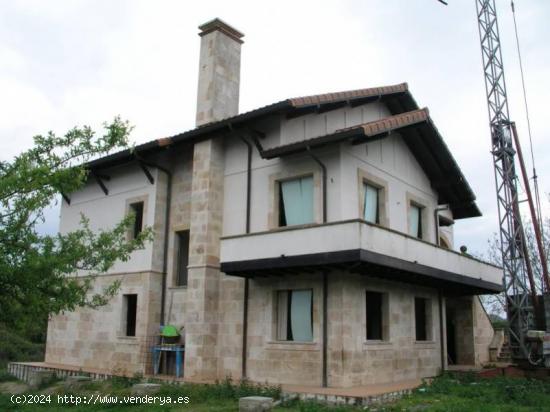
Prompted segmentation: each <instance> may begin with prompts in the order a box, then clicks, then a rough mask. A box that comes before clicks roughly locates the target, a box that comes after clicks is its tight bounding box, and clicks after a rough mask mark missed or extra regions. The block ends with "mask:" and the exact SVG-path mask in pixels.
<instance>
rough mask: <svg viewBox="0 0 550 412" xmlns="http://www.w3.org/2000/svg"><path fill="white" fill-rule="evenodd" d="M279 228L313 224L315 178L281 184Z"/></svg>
mask: <svg viewBox="0 0 550 412" xmlns="http://www.w3.org/2000/svg"><path fill="white" fill-rule="evenodd" d="M279 185H280V191H279V226H292V225H303V224H306V223H313V177H312V176H307V177H302V178H299V179H292V180H284V181H282V182H280V183H279Z"/></svg>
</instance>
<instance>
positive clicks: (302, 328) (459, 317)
mask: <svg viewBox="0 0 550 412" xmlns="http://www.w3.org/2000/svg"><path fill="white" fill-rule="evenodd" d="M199 29H200V30H201V31H200V37H201V52H200V66H199V67H200V71H199V72H200V73H199V86H198V98H197V118H196V122H197V127H196V128H195V129H193V130H190V131H188V132H184V133H181V134H179V135H175V136H172V137H168V138H163V139H158V140H154V141H151V142H148V143H145V144H142V145H139V146H137V147H136V148H135V149H134V150H132V151H129V150H128V151H123V152H119V153H115V154H112V155H109V156H106V157H104V158H101V159H97V160H95V161H92V162H90V163H89V164H88V168H89V170H90V171H91V172H92V173H91V175H93V176H95V177H96V178H95V179H90V181H89V182H88V183H87V184H86V186H85V187H84V188H82V189H81V190H79V191H78V192H76V193H71V194H69V198H70V203H67V202H64V203H63V205H62V208H61V224H60V230H61V231H62V232H67V231H70V230H72V229H75V228H76V227H77V226H78V222H79V217H80V214H81V213H83V214H85V215H86V216H88V217H89V219H90V224H91V225H93V227H95V228H96V229H98V230H99V229H101V228H103V227H109V226H111V225H113V224H114V223H115V222H117V221H119V220H120V219H121V218H122V217H123V216H124V215H125V214H127V213H129V212H130V211H133V212H134V213H136V216H138V219H136V226H135V227H134V229H133V230H134V231H139V230H141V228H142V227H145V226H152V227H153V229H154V233H155V236H154V240H153V241H152V242H151V243H150V244H148V245H147V247H146V248H145V249H144V250H140V251H136V252H135V253H134V255H133V257H132V259H131V260H129V261H128V262H119V263H117V264H116V265H115V266H114V267H113V268H112V269H111V270H110V271H109V272H108V273H106V274H103V275H101V276H99V278H98V279H97V281H96V282H95V288H96V290H101V288H102V287H104V286H105V285H108V284H110V283H111V282H113V281H114V280H119V281H120V282H121V289H120V293H119V294H118V296H116V297H115V298H114V299H113V300H112V301H111V302H110V303H109V304H108V305H106V306H104V307H102V308H99V309H97V310H90V309H79V310H76V311H74V312H70V313H64V314H61V315H58V316H55V317H53V318H52V319H51V321H50V323H49V326H48V338H47V348H46V362H49V363H51V364H59V365H72V366H80V367H82V368H83V369H85V368H95V369H100V370H105V371H106V372H111V373H127V374H132V373H136V372H140V373H150V370H147V363H146V362H145V359H147V357H148V355H149V353H150V349H151V348H150V345H151V342H152V337H154V336H155V335H158V332H159V326H160V325H163V324H171V325H175V326H176V327H178V328H181V327H184V329H183V331H184V333H183V334H184V337H185V360H184V365H185V366H184V376H185V378H186V379H192V380H205V381H208V380H214V379H223V378H224V377H226V376H229V375H230V376H232V377H233V378H235V379H238V378H241V377H247V378H249V379H252V380H255V381H269V382H271V383H283V384H303V383H304V382H307V383H308V384H311V385H315V386H331V387H351V386H357V385H366V384H371V383H385V382H398V381H400V380H406V379H416V378H421V377H429V376H434V375H436V374H438V373H439V372H440V371H441V370H442V369H445V368H446V367H447V366H448V365H449V364H451V363H454V364H467V365H481V364H483V363H484V362H487V361H488V359H489V353H488V346H489V343H490V341H491V338H492V335H493V330H492V327H491V324H490V322H489V320H488V318H487V315H486V313H485V312H484V310H483V308H482V306H481V304H480V302H479V299H478V297H477V295H479V294H485V293H496V292H498V291H500V290H501V270H500V269H499V268H497V267H494V266H492V265H490V264H487V263H485V262H482V261H479V260H477V259H474V258H472V257H470V256H468V255H465V254H461V253H458V252H455V251H454V250H453V247H454V244H453V223H454V221H455V220H456V219H464V218H471V217H476V216H479V215H480V211H479V209H478V207H477V206H476V204H475V196H474V194H473V193H472V190H471V188H470V186H469V185H468V183H467V181H466V179H465V178H464V176H463V174H462V172H461V171H460V169H459V167H458V165H457V164H456V162H455V160H454V159H453V157H452V155H451V153H450V152H449V150H448V148H447V146H446V145H445V143H444V141H443V139H442V137H441V135H440V134H439V132H438V130H437V128H436V127H435V125H434V123H433V121H432V120H431V118H430V116H429V112H428V110H427V109H421V108H419V107H418V105H417V103H416V102H415V101H414V99H413V97H412V95H411V93H410V91H409V89H408V86H407V84H405V83H403V84H398V85H392V86H384V87H376V88H368V89H362V90H354V91H346V92H339V93H330V94H325V95H316V96H308V97H300V98H295V99H287V100H284V101H281V102H278V103H274V104H272V105H269V106H265V107H262V108H259V109H256V110H253V111H250V112H247V113H242V114H239V113H238V99H239V76H240V50H241V45H242V37H243V35H242V34H241V33H240V32H238V31H237V30H235V29H234V28H232V27H231V26H229V25H227V24H226V23H224V22H222V21H221V20H219V19H215V20H213V21H211V22H208V23H206V24H204V25H202V26H200V28H199ZM98 182H100V183H101V184H98ZM129 235H132V234H129ZM78 275H79V276H86V273H79V274H78Z"/></svg>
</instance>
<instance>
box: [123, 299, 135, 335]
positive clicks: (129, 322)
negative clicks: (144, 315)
mask: <svg viewBox="0 0 550 412" xmlns="http://www.w3.org/2000/svg"><path fill="white" fill-rule="evenodd" d="M124 308H125V311H126V322H125V328H124V329H125V332H126V336H136V317H137V295H124Z"/></svg>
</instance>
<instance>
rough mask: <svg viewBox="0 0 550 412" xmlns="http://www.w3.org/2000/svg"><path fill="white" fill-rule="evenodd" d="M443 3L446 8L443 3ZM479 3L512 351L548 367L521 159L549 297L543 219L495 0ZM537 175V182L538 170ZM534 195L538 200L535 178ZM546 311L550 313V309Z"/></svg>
mask: <svg viewBox="0 0 550 412" xmlns="http://www.w3.org/2000/svg"><path fill="white" fill-rule="evenodd" d="M438 1H439V2H440V3H443V4H445V5H446V4H447V2H446V1H444V0H438ZM475 2H476V10H477V21H478V27H479V38H480V42H481V55H482V60H483V74H484V78H485V88H486V95H487V104H488V108H489V125H490V131H491V153H492V156H493V165H494V171H495V184H496V194H497V204H498V217H499V226H500V247H501V253H502V266H503V271H504V276H503V287H504V292H505V296H506V311H507V317H508V322H509V342H510V349H511V352H512V357H513V359H514V360H517V361H528V362H529V363H530V364H532V365H542V364H544V365H545V366H547V367H549V366H550V350H549V349H550V348H549V347H548V346H549V345H548V343H550V335H549V334H548V333H546V332H545V330H546V326H545V316H544V313H545V312H544V308H543V302H542V299H540V297H539V295H538V292H537V284H536V280H535V277H534V275H533V270H532V266H531V262H530V256H529V253H528V250H527V245H526V239H525V232H524V227H523V223H522V219H521V215H520V209H519V204H520V200H519V197H518V189H517V185H518V176H517V173H516V166H515V157H516V156H517V157H518V160H519V164H520V170H521V172H522V177H523V185H524V187H525V194H526V196H527V199H526V200H527V202H528V203H529V210H530V214H531V221H532V224H533V228H534V233H535V238H536V242H537V249H538V252H539V259H540V265H541V269H542V279H541V281H542V282H541V283H542V285H543V286H542V289H543V291H545V292H547V293H549V292H550V285H549V279H548V268H547V262H546V256H545V252H544V247H543V244H542V235H541V226H540V224H539V216H537V211H536V209H535V205H534V202H533V197H532V194H531V189H530V184H529V177H528V176H527V172H526V169H525V164H524V161H523V155H522V151H521V145H520V141H519V138H518V135H517V130H516V126H515V123H514V122H513V121H511V120H510V114H509V109H508V97H507V93H506V81H505V77H504V65H503V61H502V51H501V45H500V35H499V28H498V20H497V12H496V6H495V0H475ZM513 8H514V4H513V2H512V9H513ZM516 30H517V26H516ZM516 34H517V33H516ZM518 51H519V41H518ZM524 90H525V89H524ZM533 174H534V178H535V179H536V172H534V173H533ZM535 192H536V194H537V196H538V189H537V187H536V180H535ZM539 214H540V206H539ZM547 310H548V311H549V312H550V308H547ZM548 326H550V325H548ZM545 343H546V344H545ZM545 346H546V348H545Z"/></svg>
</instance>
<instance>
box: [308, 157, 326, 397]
mask: <svg viewBox="0 0 550 412" xmlns="http://www.w3.org/2000/svg"><path fill="white" fill-rule="evenodd" d="M307 153H308V154H309V155H310V156H311V158H312V159H313V160H314V161H315V162H316V163H317V164H318V165H319V166H320V167H321V172H322V177H323V223H327V167H326V166H325V164H324V163H323V162H321V160H320V159H319V158H318V157H317V156H315V155H314V154H313V153H312V152H311V149H310V147H309V146H308V147H307ZM327 305H328V272H327V270H324V271H323V360H322V362H323V372H322V374H323V376H322V383H323V388H326V387H327V386H328V365H327V353H328V319H327V317H328V307H327Z"/></svg>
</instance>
